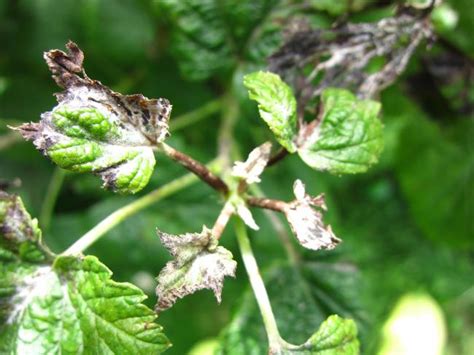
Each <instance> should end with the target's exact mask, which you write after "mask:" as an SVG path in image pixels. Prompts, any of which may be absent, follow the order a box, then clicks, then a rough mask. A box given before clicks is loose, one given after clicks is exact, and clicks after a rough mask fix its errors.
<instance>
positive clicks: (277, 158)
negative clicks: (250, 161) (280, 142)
mask: <svg viewBox="0 0 474 355" xmlns="http://www.w3.org/2000/svg"><path fill="white" fill-rule="evenodd" d="M287 155H288V151H287V150H286V149H285V148H281V149H280V150H279V151H278V152H277V153H276V154H275V155H273V156H272V157H270V159H269V160H268V163H267V167H269V166H272V165H274V164H276V163H278V162H279V161H280V160H283V159H284V158H285V157H286V156H287Z"/></svg>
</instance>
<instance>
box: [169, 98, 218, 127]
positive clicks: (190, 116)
mask: <svg viewBox="0 0 474 355" xmlns="http://www.w3.org/2000/svg"><path fill="white" fill-rule="evenodd" d="M221 107H222V99H220V98H219V99H217V100H213V101H209V102H208V103H206V104H204V105H203V106H201V107H199V108H198V109H196V110H194V111H191V112H188V113H185V114H183V115H181V116H178V117H176V118H174V119H173V120H172V121H171V122H170V131H171V132H176V131H179V130H180V129H183V128H185V127H187V126H190V125H192V124H194V123H196V122H199V121H200V120H202V119H205V118H208V117H210V116H211V115H212V114H214V113H216V112H218V111H219V110H220V109H221Z"/></svg>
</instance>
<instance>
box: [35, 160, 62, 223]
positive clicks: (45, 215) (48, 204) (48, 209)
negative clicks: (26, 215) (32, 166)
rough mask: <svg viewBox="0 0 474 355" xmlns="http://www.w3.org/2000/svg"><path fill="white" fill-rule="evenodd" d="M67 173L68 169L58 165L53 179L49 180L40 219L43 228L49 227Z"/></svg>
mask: <svg viewBox="0 0 474 355" xmlns="http://www.w3.org/2000/svg"><path fill="white" fill-rule="evenodd" d="M66 173H67V172H66V170H63V169H61V168H59V167H56V168H55V169H54V172H53V175H52V176H51V179H50V180H49V185H48V189H47V190H46V195H45V196H44V200H43V204H42V205H41V212H40V219H39V220H40V223H41V228H42V229H43V230H47V229H48V228H49V225H50V223H51V217H52V215H53V211H54V206H55V205H56V200H57V199H58V195H59V191H61V186H62V185H63V182H64V177H65V176H66Z"/></svg>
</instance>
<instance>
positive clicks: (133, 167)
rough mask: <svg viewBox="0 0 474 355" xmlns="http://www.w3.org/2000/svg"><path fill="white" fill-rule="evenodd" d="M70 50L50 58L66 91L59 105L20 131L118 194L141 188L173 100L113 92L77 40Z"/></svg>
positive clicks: (46, 151) (165, 132) (165, 130)
mask: <svg viewBox="0 0 474 355" xmlns="http://www.w3.org/2000/svg"><path fill="white" fill-rule="evenodd" d="M67 48H68V53H64V52H62V51H60V50H51V51H49V52H46V53H45V56H44V58H45V60H46V63H47V64H48V67H49V69H50V70H51V72H52V73H53V78H54V80H55V81H56V83H57V84H58V85H59V86H60V87H62V88H64V89H65V91H63V92H61V93H59V94H56V97H57V99H58V105H57V106H56V107H55V108H54V109H53V110H52V111H50V112H45V113H43V114H42V115H41V121H40V122H39V123H27V124H24V125H22V126H20V127H18V130H19V131H20V133H21V134H22V135H23V137H24V138H25V139H28V140H31V141H33V143H34V145H35V146H36V147H37V148H38V149H39V150H40V151H41V152H42V153H43V154H44V155H46V156H48V157H49V158H50V159H51V160H52V161H53V162H54V163H56V164H57V165H58V166H60V167H62V168H64V169H68V170H72V171H76V172H92V173H94V174H97V175H100V176H101V178H102V180H103V181H104V186H105V187H107V188H111V189H112V190H115V191H118V192H122V193H135V192H138V191H140V190H141V189H142V188H143V187H145V186H146V184H147V183H148V181H149V179H150V176H151V173H152V172H153V168H154V166H155V158H154V155H153V150H152V147H153V146H154V145H156V143H159V142H162V141H163V140H164V139H165V138H166V136H167V135H168V120H169V116H170V113H171V105H170V103H169V101H168V100H166V99H162V98H160V99H148V98H146V97H144V96H143V95H128V96H126V95H121V94H119V93H116V92H114V91H112V90H110V89H109V88H108V87H106V86H104V85H102V84H101V83H100V82H99V81H96V80H92V79H90V78H89V77H88V76H87V75H86V74H85V72H84V69H83V67H82V62H83V59H84V55H83V53H82V51H81V50H80V49H79V47H78V46H77V45H76V44H75V43H73V42H69V43H68V44H67Z"/></svg>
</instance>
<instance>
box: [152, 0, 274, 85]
mask: <svg viewBox="0 0 474 355" xmlns="http://www.w3.org/2000/svg"><path fill="white" fill-rule="evenodd" d="M155 3H156V4H157V6H158V9H159V10H161V11H160V12H159V16H160V17H163V16H164V17H165V18H166V19H168V20H169V21H170V24H171V26H170V27H171V49H172V51H173V52H174V54H175V56H176V58H177V60H178V62H179V65H180V69H181V71H182V72H183V73H184V74H185V76H186V77H188V78H190V79H195V80H202V79H206V78H209V77H210V76H212V75H216V74H222V73H229V72H230V71H231V70H232V69H233V67H235V66H237V64H238V63H240V62H242V61H245V60H249V61H256V60H260V61H262V59H263V58H265V57H266V56H267V55H269V54H270V53H271V51H272V50H273V49H274V48H276V46H277V45H278V43H279V39H280V33H279V31H280V29H279V26H277V25H273V24H272V23H271V21H266V19H267V17H268V16H269V14H270V12H271V10H272V9H273V8H275V6H276V5H277V4H278V3H279V1H278V0H256V1H241V0H228V1H220V0H184V1H181V0H157V1H156V2H155ZM267 23H268V24H267ZM263 24H265V26H263ZM249 42H252V45H250V44H249Z"/></svg>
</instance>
